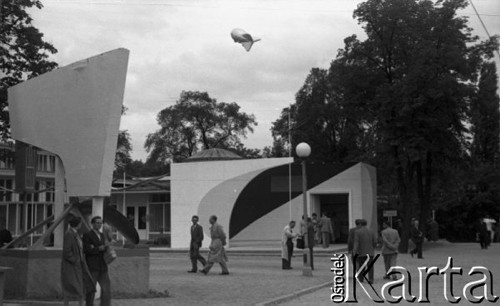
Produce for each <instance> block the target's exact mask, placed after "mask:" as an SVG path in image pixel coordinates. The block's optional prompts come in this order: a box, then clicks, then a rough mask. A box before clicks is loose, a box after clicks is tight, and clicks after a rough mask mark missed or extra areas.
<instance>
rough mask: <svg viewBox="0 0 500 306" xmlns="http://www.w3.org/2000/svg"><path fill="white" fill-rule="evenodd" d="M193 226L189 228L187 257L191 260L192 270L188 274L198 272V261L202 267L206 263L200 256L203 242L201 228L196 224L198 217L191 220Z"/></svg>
mask: <svg viewBox="0 0 500 306" xmlns="http://www.w3.org/2000/svg"><path fill="white" fill-rule="evenodd" d="M191 222H193V225H192V226H191V244H190V245H189V257H190V258H191V265H192V268H191V270H189V271H188V272H189V273H196V272H197V271H198V263H197V262H198V260H199V261H200V262H201V264H202V265H203V266H205V265H206V264H207V261H206V260H205V258H203V256H201V255H200V248H201V243H202V241H203V228H202V227H201V225H199V224H198V216H193V217H192V218H191Z"/></svg>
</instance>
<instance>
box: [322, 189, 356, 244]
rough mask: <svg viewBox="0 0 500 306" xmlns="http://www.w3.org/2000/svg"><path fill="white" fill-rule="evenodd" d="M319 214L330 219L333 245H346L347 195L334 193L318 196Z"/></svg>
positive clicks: (347, 231)
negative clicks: (333, 236) (333, 239)
mask: <svg viewBox="0 0 500 306" xmlns="http://www.w3.org/2000/svg"><path fill="white" fill-rule="evenodd" d="M319 203H320V210H321V213H323V212H325V213H326V214H327V216H328V217H329V218H330V219H332V225H333V232H334V234H335V243H347V236H348V234H349V194H348V193H335V194H322V195H319Z"/></svg>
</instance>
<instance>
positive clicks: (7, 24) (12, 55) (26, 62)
mask: <svg viewBox="0 0 500 306" xmlns="http://www.w3.org/2000/svg"><path fill="white" fill-rule="evenodd" d="M0 5H1V6H0V71H1V73H0V136H1V137H2V138H3V140H4V141H5V140H7V139H8V138H9V135H10V128H9V113H8V110H7V88H9V87H11V86H14V85H16V84H18V83H20V82H22V81H25V80H26V79H30V78H33V77H36V76H38V75H40V74H43V73H45V72H48V71H50V70H52V69H54V68H56V67H57V64H56V63H55V62H52V61H50V60H49V56H50V54H55V53H56V52H57V50H56V48H54V46H52V45H51V44H50V43H47V42H45V41H44V40H43V34H42V33H40V31H39V30H38V29H37V28H35V27H34V26H33V25H32V24H31V22H32V21H33V20H32V18H31V17H30V15H29V14H28V13H27V9H29V8H32V7H36V8H38V9H41V8H42V3H41V1H38V0H19V1H0Z"/></svg>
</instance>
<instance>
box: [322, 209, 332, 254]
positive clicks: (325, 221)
mask: <svg viewBox="0 0 500 306" xmlns="http://www.w3.org/2000/svg"><path fill="white" fill-rule="evenodd" d="M320 227H321V237H322V240H323V248H328V247H329V246H330V239H331V235H333V227H332V221H331V220H330V218H328V217H327V215H326V213H323V214H322V216H321V219H320Z"/></svg>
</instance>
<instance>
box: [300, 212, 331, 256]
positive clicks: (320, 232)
mask: <svg viewBox="0 0 500 306" xmlns="http://www.w3.org/2000/svg"><path fill="white" fill-rule="evenodd" d="M302 218H303V217H302ZM310 221H311V222H312V225H313V231H314V241H315V243H317V244H322V245H323V248H328V247H329V246H330V241H331V242H333V243H335V232H334V224H333V221H332V219H330V218H329V217H328V216H327V214H326V213H325V212H324V213H322V214H321V218H318V215H317V214H316V213H313V214H312V219H311V220H310ZM301 235H303V233H302V232H301Z"/></svg>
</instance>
